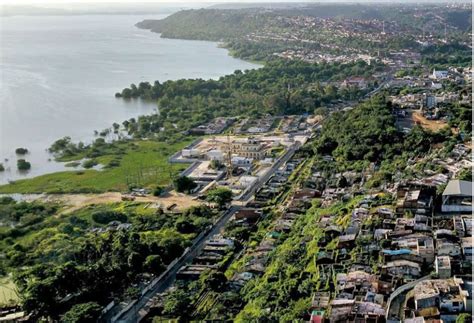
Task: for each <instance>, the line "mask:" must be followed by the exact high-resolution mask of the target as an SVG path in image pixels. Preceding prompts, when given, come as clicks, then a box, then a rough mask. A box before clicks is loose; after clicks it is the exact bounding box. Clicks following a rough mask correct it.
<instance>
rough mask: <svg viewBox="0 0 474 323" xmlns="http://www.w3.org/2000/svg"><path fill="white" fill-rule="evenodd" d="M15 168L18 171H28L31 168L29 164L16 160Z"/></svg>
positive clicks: (22, 160) (23, 160)
mask: <svg viewBox="0 0 474 323" xmlns="http://www.w3.org/2000/svg"><path fill="white" fill-rule="evenodd" d="M16 166H17V167H18V169H19V170H28V169H30V168H31V164H30V162H28V161H26V160H25V159H18V161H17V162H16Z"/></svg>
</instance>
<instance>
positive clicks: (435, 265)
mask: <svg viewBox="0 0 474 323" xmlns="http://www.w3.org/2000/svg"><path fill="white" fill-rule="evenodd" d="M460 182H461V183H460ZM471 185H472V183H471V182H464V183H463V182H462V181H456V180H455V181H451V182H449V183H448V185H447V187H446V190H445V192H444V193H443V202H442V205H452V206H453V207H452V208H449V209H442V210H441V211H440V210H438V209H437V208H436V203H435V196H436V187H434V186H426V185H422V184H419V183H403V184H400V185H399V186H398V188H397V190H396V194H395V198H396V206H395V207H391V206H387V205H383V203H382V205H380V204H381V203H379V202H378V200H377V198H376V197H374V196H372V195H370V196H365V197H364V199H363V200H362V201H360V202H359V204H358V205H357V207H355V208H354V209H353V210H352V213H351V216H350V219H349V220H348V222H347V223H345V224H341V223H339V224H336V223H335V221H334V218H335V217H334V216H332V215H328V216H324V217H323V218H322V219H321V220H320V226H321V227H322V228H324V234H325V235H324V237H322V238H321V239H320V241H319V244H318V245H319V247H320V250H319V253H318V254H317V257H316V265H317V266H318V269H319V272H320V275H321V281H328V280H329V281H330V282H329V283H328V284H329V290H334V292H333V293H331V292H321V291H318V292H316V293H315V294H314V297H313V302H312V306H311V313H312V315H311V322H323V321H324V320H325V319H327V318H329V321H330V322H353V321H355V322H385V321H386V320H390V321H393V322H399V321H400V320H402V321H403V322H436V320H440V319H441V320H442V322H455V321H456V318H457V316H458V315H459V314H460V313H464V312H470V311H471V310H472V307H471V302H472V282H471V280H472V276H471V270H472V245H473V240H472V239H473V238H472V218H471V213H472V190H471V188H470V186H471ZM468 186H469V189H468ZM445 200H449V201H445ZM451 203H452V204H451ZM377 205H379V206H377ZM468 205H469V207H468ZM460 206H462V208H461V209H460V208H459V207H460ZM463 214H464V215H463ZM334 241H336V242H337V243H333V242H334ZM356 246H360V249H358V250H357V253H356V254H352V255H351V251H353V250H354V248H355V247H356ZM334 276H335V277H336V278H335V279H334ZM331 277H333V281H331ZM400 313H402V314H401V315H402V317H400Z"/></svg>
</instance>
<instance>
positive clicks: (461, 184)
mask: <svg viewBox="0 0 474 323" xmlns="http://www.w3.org/2000/svg"><path fill="white" fill-rule="evenodd" d="M449 195H458V196H472V182H469V181H461V180H457V179H456V180H452V181H449V183H448V185H447V186H446V188H445V189H444V192H443V196H449Z"/></svg>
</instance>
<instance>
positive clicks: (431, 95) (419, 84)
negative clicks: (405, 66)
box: [389, 67, 472, 120]
mask: <svg viewBox="0 0 474 323" xmlns="http://www.w3.org/2000/svg"><path fill="white" fill-rule="evenodd" d="M465 70H470V69H463V68H454V67H451V68H449V69H448V70H436V69H434V70H433V72H432V73H431V74H429V75H423V76H417V77H415V76H404V77H400V78H394V79H393V80H391V82H390V84H389V86H390V87H392V88H397V87H398V88H413V89H414V90H413V91H411V93H405V92H402V93H400V94H398V95H393V96H391V97H390V99H391V101H392V103H393V104H394V105H395V106H396V107H400V108H402V109H405V108H409V109H420V111H421V112H422V114H423V115H424V116H425V117H426V118H427V119H434V120H437V119H440V118H441V117H443V116H444V117H446V116H447V115H446V113H444V111H443V108H444V107H445V106H446V105H447V104H451V103H464V104H470V103H471V102H472V94H471V93H470V91H468V92H466V91H464V90H448V88H449V86H450V85H463V84H466V83H470V82H472V80H471V78H470V76H467V75H466V73H465ZM421 91H422V92H421Z"/></svg>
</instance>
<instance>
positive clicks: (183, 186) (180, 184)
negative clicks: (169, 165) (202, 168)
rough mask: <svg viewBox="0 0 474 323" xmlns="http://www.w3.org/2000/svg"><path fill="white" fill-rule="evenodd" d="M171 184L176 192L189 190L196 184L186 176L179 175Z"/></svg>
mask: <svg viewBox="0 0 474 323" xmlns="http://www.w3.org/2000/svg"><path fill="white" fill-rule="evenodd" d="M173 185H174V188H175V190H176V191H178V192H190V191H191V190H192V189H194V188H195V187H196V186H197V184H196V183H195V182H194V181H193V180H192V179H190V178H189V177H186V176H179V177H178V178H176V179H175V180H174V181H173Z"/></svg>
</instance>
